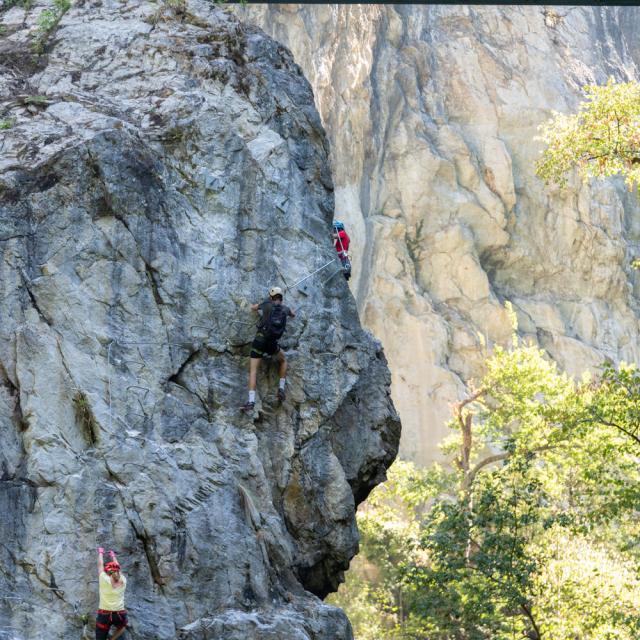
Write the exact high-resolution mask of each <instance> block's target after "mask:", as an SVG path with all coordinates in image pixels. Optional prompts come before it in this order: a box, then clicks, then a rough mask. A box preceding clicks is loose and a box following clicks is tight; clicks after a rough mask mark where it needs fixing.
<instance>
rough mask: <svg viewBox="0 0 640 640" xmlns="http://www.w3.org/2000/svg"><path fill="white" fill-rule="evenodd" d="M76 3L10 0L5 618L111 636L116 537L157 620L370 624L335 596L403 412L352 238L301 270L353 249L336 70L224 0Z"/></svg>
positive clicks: (0, 240) (0, 496)
mask: <svg viewBox="0 0 640 640" xmlns="http://www.w3.org/2000/svg"><path fill="white" fill-rule="evenodd" d="M53 8H54V5H53V3H49V2H34V3H31V5H30V7H29V8H28V9H24V8H23V7H22V6H20V5H19V4H18V5H16V6H13V7H12V8H10V9H5V10H3V11H2V12H1V13H0V21H1V24H2V26H3V30H2V35H1V36H0V110H1V111H0V120H1V121H2V122H3V129H2V130H1V131H0V147H1V154H0V255H1V260H0V290H1V291H0V293H1V302H0V317H1V318H2V322H0V434H1V438H2V448H1V449H0V513H1V514H2V517H1V518H0V637H2V638H12V639H15V640H18V639H25V640H26V639H28V640H39V639H44V638H51V637H59V638H80V637H84V638H89V637H92V634H93V628H92V623H93V615H94V612H95V609H96V607H97V576H96V568H95V563H96V554H95V548H96V546H98V545H102V546H104V547H106V548H113V549H116V550H117V551H118V554H119V560H120V561H121V563H122V565H123V572H124V573H125V574H126V575H127V577H128V589H127V607H128V609H129V613H130V621H131V625H132V629H131V637H134V638H145V639H152V638H154V639H155V638H157V639H169V638H176V637H180V638H198V639H201V638H207V639H222V638H224V639H225V640H233V639H235V638H238V639H240V638H242V639H248V640H251V639H254V638H255V639H258V638H260V639H264V640H268V639H272V638H273V639H274V640H275V639H276V638H278V639H283V638H287V639H289V640H294V639H295V640H298V639H299V640H340V639H344V640H348V639H349V638H351V637H352V634H351V629H350V625H349V623H348V621H347V619H346V617H345V616H344V614H343V613H342V612H341V611H340V610H338V609H336V608H333V607H329V606H327V605H325V604H323V603H322V602H321V600H320V599H319V598H322V597H324V595H326V594H327V593H328V592H330V591H331V590H334V589H335V588H336V587H337V585H338V583H339V582H340V580H341V578H342V572H343V571H344V570H345V569H346V568H347V567H348V563H349V560H350V559H351V557H352V556H353V555H354V554H355V553H356V551H357V545H358V533H357V529H356V525H355V517H354V516H355V507H356V506H357V503H358V502H359V501H361V500H363V499H364V498H365V497H366V495H367V494H368V492H369V491H370V490H371V489H372V488H373V487H374V486H375V485H376V484H377V483H379V482H381V481H382V480H383V479H384V477H385V470H386V468H387V467H388V466H389V464H391V462H392V460H393V458H394V456H395V454H396V451H397V447H398V440H399V435H400V424H399V421H398V418H397V415H396V413H395V411H394V408H393V405H392V402H391V399H390V395H389V385H390V374H389V371H388V369H387V365H386V360H385V357H384V354H383V352H382V348H381V345H380V343H378V342H377V341H376V340H375V339H374V338H373V337H372V336H371V335H370V334H369V333H367V332H366V331H364V330H363V329H362V328H361V326H360V323H359V319H358V314H357V310H356V306H355V302H354V299H353V298H352V296H351V294H350V292H349V289H348V287H347V285H346V283H345V281H344V280H343V279H342V277H341V276H340V274H336V272H335V269H334V267H335V266H336V265H335V264H332V265H331V266H330V267H329V268H327V269H325V270H323V271H321V272H320V273H319V275H318V276H316V277H313V278H310V279H309V280H307V281H306V282H305V283H304V286H303V288H302V287H291V289H289V285H292V284H293V283H295V282H297V281H299V280H300V279H302V278H304V277H305V276H306V275H307V274H308V273H310V272H311V271H313V270H314V269H317V268H319V267H320V266H322V265H323V264H325V263H327V262H329V261H331V260H332V259H333V258H334V257H335V251H334V249H333V247H332V245H331V242H330V238H329V235H328V230H329V224H330V221H331V219H332V216H333V205H334V198H333V184H332V178H331V173H330V168H329V163H328V145H327V140H326V137H325V133H324V130H323V128H322V125H321V123H320V119H319V116H318V114H317V112H316V108H315V105H314V100H313V95H312V92H311V88H310V85H309V84H308V82H307V81H306V80H305V78H304V77H303V75H302V72H301V71H300V69H299V68H298V66H297V65H296V64H295V63H294V62H293V59H292V56H291V55H290V53H289V52H288V51H287V50H286V49H285V48H284V47H282V46H281V45H279V44H277V43H276V42H275V41H273V40H271V39H270V38H268V37H267V36H265V35H264V34H263V33H262V32H261V31H260V30H259V29H257V28H255V27H245V26H243V25H242V24H241V23H240V22H238V20H236V19H235V18H234V17H232V16H229V15H228V14H227V13H225V12H223V11H221V10H219V9H217V8H215V6H214V5H213V4H212V3H208V2H198V1H193V2H191V1H189V2H186V3H179V2H177V3H159V4H158V3H151V2H135V1H133V2H117V1H112V0H105V1H103V2H85V3H82V2H79V3H76V5H75V6H74V7H72V8H71V9H70V10H69V11H68V12H66V13H65V14H64V15H63V16H61V19H60V22H59V24H58V25H57V27H56V28H55V29H53V30H52V32H51V33H49V34H47V35H46V38H44V39H43V36H42V34H39V32H38V29H39V27H38V26H37V25H38V24H39V23H41V22H42V21H41V20H39V18H41V16H42V12H43V11H44V10H45V9H47V10H53ZM35 38H40V39H41V40H42V41H43V43H44V44H43V53H42V54H40V55H36V54H34V46H33V42H34V39H35ZM332 275H334V277H331V276H332ZM335 275H337V277H335ZM273 283H277V284H279V285H280V286H283V287H284V288H285V290H286V292H285V300H286V302H287V303H289V304H291V305H292V306H293V307H294V308H295V309H296V310H297V312H298V314H297V316H296V318H295V319H292V320H290V321H289V324H288V330H287V333H286V334H285V337H284V338H283V340H282V341H281V344H282V346H283V348H284V349H285V350H286V353H287V357H288V359H289V362H290V370H289V376H288V383H289V387H288V397H287V400H286V401H285V402H284V404H283V405H281V406H279V405H278V404H277V402H276V398H275V391H276V388H277V377H278V376H277V371H276V367H275V366H274V365H273V364H270V363H268V362H265V363H263V367H262V371H261V374H260V376H259V379H258V402H257V407H256V409H257V411H256V413H255V416H254V417H253V418H252V417H249V416H245V415H244V414H242V413H240V412H239V410H238V408H239V406H240V405H241V404H242V403H243V402H244V401H245V399H246V384H247V365H248V354H249V349H250V343H251V339H252V337H253V333H254V324H253V323H254V322H255V318H254V317H253V316H252V314H251V312H250V309H249V305H250V303H253V302H256V301H258V300H259V299H260V298H262V297H263V296H264V295H265V293H266V290H267V288H268V287H269V286H270V285H271V284H273Z"/></svg>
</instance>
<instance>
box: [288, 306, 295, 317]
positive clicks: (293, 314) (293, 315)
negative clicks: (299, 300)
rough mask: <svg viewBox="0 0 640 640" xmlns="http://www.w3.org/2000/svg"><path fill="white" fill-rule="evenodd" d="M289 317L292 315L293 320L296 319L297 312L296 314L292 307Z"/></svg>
mask: <svg viewBox="0 0 640 640" xmlns="http://www.w3.org/2000/svg"><path fill="white" fill-rule="evenodd" d="M289 315H290V316H291V317H292V318H295V317H296V312H295V311H294V310H293V309H292V308H291V307H289Z"/></svg>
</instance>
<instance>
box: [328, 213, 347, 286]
mask: <svg viewBox="0 0 640 640" xmlns="http://www.w3.org/2000/svg"><path fill="white" fill-rule="evenodd" d="M331 237H332V238H333V244H334V246H335V248H336V251H337V252H338V257H339V258H340V262H341V263H342V270H343V273H344V279H345V280H348V279H349V278H350V277H351V261H350V260H349V253H348V251H349V245H350V244H351V239H350V238H349V235H348V234H347V232H346V231H345V229H344V224H343V223H342V222H340V221H339V220H335V221H334V223H333V233H332V234H331Z"/></svg>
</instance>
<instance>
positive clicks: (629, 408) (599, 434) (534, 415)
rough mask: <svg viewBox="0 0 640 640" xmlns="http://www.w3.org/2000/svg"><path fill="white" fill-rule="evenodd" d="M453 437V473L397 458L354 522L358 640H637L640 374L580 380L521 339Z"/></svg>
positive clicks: (457, 419) (349, 600)
mask: <svg viewBox="0 0 640 640" xmlns="http://www.w3.org/2000/svg"><path fill="white" fill-rule="evenodd" d="M450 426H451V427H452V430H453V435H452V437H451V439H450V440H449V441H448V442H447V443H446V444H445V446H444V450H445V451H446V452H447V453H448V454H449V456H450V457H451V459H452V461H453V465H452V466H451V467H449V468H442V467H439V466H434V467H433V468H430V469H428V470H425V469H417V468H415V467H414V466H412V465H410V464H409V463H407V462H397V463H396V464H395V465H394V467H392V470H391V473H390V479H389V481H388V482H387V483H385V485H383V486H381V487H380V488H378V489H376V490H375V491H374V492H373V494H372V496H371V498H370V499H369V501H368V503H367V505H366V506H365V507H364V509H363V510H362V511H361V513H360V515H359V525H360V529H361V532H362V544H361V554H360V556H359V558H358V568H357V570H356V571H355V572H354V571H350V572H349V573H348V574H347V584H346V588H345V587H343V588H341V590H340V592H339V594H338V595H337V596H336V597H335V601H336V602H337V603H338V604H339V605H340V606H343V607H345V609H346V610H347V612H348V614H349V615H350V617H351V619H352V621H353V622H354V627H355V630H356V638H357V640H373V639H374V638H375V639H376V640H400V639H401V638H402V639H407V640H408V639H415V640H419V639H424V640H427V639H428V640H489V639H491V640H508V639H509V640H511V639H513V638H523V637H524V638H531V639H534V638H536V639H543V638H544V639H549V640H575V639H576V638H580V639H581V640H614V639H615V640H631V639H632V638H637V637H638V635H639V632H640V580H639V578H638V562H639V561H640V558H639V557H638V552H637V549H636V546H637V544H636V542H637V530H638V520H639V515H640V514H639V512H638V505H639V504H640V470H639V465H638V458H639V456H640V439H639V436H640V372H638V370H637V369H636V368H635V367H633V366H630V365H624V364H622V365H621V366H620V367H619V368H614V367H612V366H606V367H605V368H604V369H603V372H602V375H600V376H599V377H597V378H596V379H592V378H590V377H588V376H585V377H584V379H583V380H582V381H580V382H575V381H573V380H572V379H570V378H569V377H567V376H566V375H564V374H562V373H560V372H559V371H558V370H557V368H556V366H555V364H553V363H551V362H549V361H548V360H547V359H546V358H545V357H544V355H543V352H542V351H541V350H539V349H537V348H536V347H534V346H528V345H522V344H518V343H517V341H516V342H515V343H514V346H513V348H511V349H501V348H496V349H495V351H494V353H493V354H492V356H491V357H490V358H489V359H488V361H487V366H486V375H485V376H484V378H483V379H482V380H481V381H480V383H479V384H478V386H477V387H476V388H475V389H472V392H471V394H470V396H469V398H467V399H466V400H464V401H462V402H460V403H459V404H458V405H457V406H456V407H455V409H454V412H453V418H452V421H451V424H450Z"/></svg>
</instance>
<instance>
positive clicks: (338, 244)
mask: <svg viewBox="0 0 640 640" xmlns="http://www.w3.org/2000/svg"><path fill="white" fill-rule="evenodd" d="M350 242H351V240H349V236H348V235H347V232H346V231H345V230H344V229H341V230H340V231H338V237H337V238H336V239H335V241H334V246H335V248H336V251H337V252H338V253H342V252H343V251H348V250H349V243H350Z"/></svg>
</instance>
